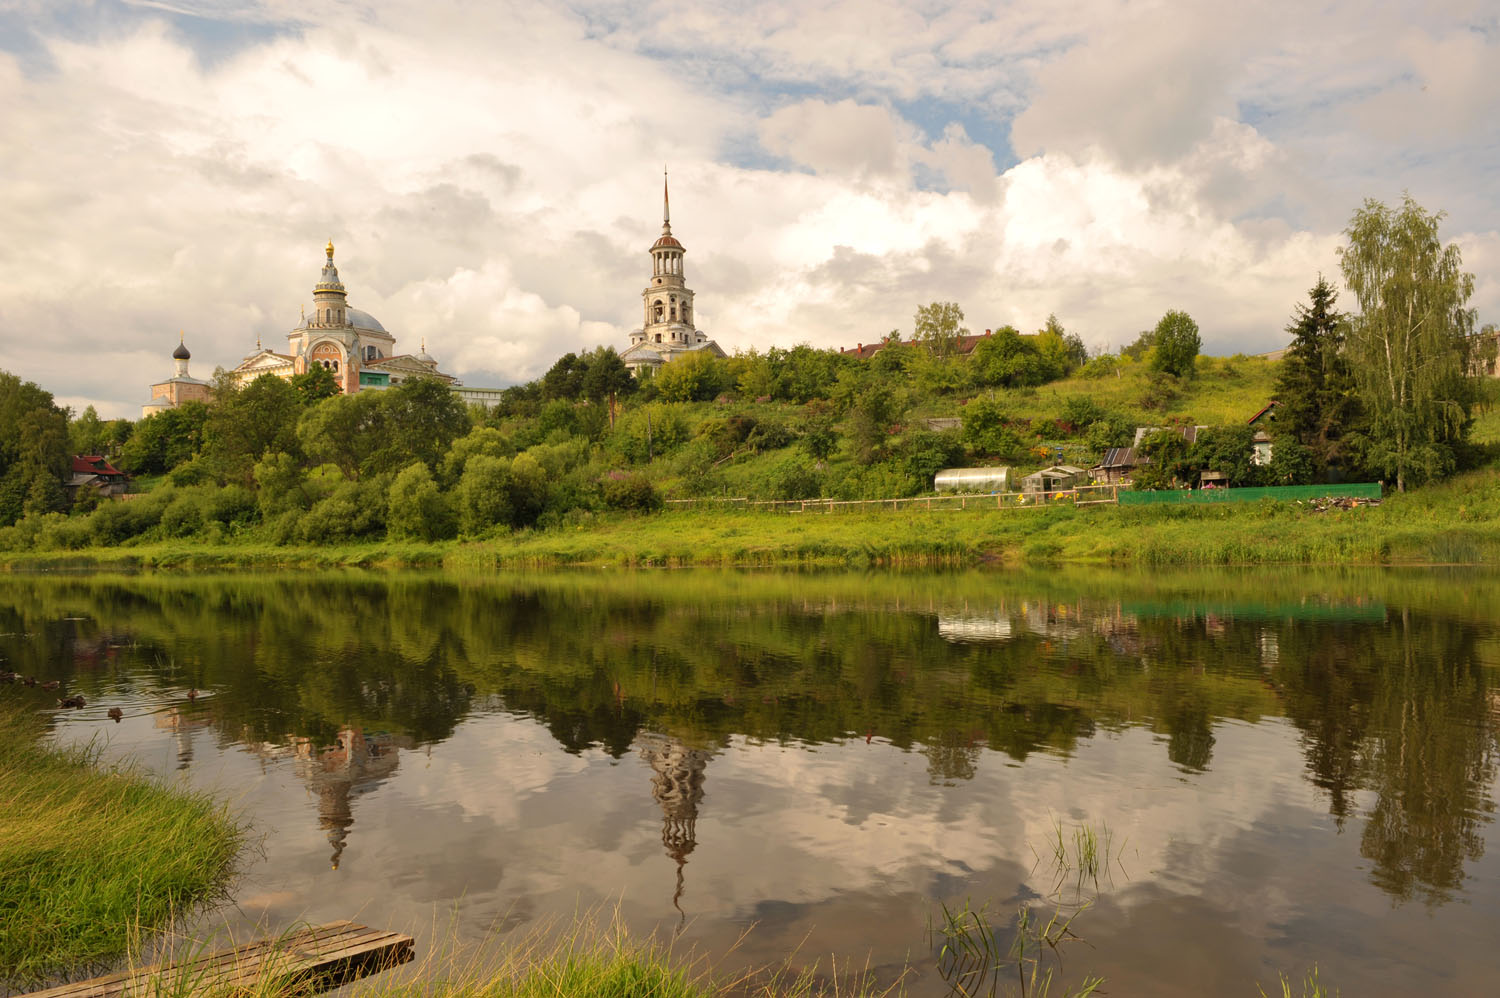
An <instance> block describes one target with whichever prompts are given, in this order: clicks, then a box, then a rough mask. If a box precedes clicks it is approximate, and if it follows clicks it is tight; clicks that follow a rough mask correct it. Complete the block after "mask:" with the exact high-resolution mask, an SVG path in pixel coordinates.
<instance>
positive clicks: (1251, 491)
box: [1120, 482, 1380, 506]
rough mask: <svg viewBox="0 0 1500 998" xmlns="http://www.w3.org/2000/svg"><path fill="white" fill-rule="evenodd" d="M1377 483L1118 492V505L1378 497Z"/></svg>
mask: <svg viewBox="0 0 1500 998" xmlns="http://www.w3.org/2000/svg"><path fill="white" fill-rule="evenodd" d="M1379 498H1380V484H1379V483H1378V482H1356V483H1352V484H1349V485H1270V486H1261V487H1254V488H1241V489H1196V490H1188V489H1163V490H1161V491H1159V492H1129V491H1126V492H1121V493H1120V505H1121V506H1157V505H1161V504H1163V503H1216V502H1258V501H1260V500H1261V499H1275V500H1276V501H1278V502H1293V501H1296V500H1299V499H1300V500H1303V501H1306V500H1308V499H1379Z"/></svg>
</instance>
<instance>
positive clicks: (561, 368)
mask: <svg viewBox="0 0 1500 998" xmlns="http://www.w3.org/2000/svg"><path fill="white" fill-rule="evenodd" d="M587 374H588V362H587V361H585V360H583V359H582V358H580V357H579V356H578V355H577V354H576V353H571V352H569V353H565V354H563V355H562V356H561V357H559V358H557V363H555V364H553V365H552V368H551V370H549V371H548V372H547V373H546V374H544V375H542V398H544V399H548V400H550V399H567V400H568V401H570V402H572V401H576V400H577V399H578V397H579V396H580V395H582V394H583V380H584V376H585V375H587Z"/></svg>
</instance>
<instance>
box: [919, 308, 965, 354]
mask: <svg viewBox="0 0 1500 998" xmlns="http://www.w3.org/2000/svg"><path fill="white" fill-rule="evenodd" d="M963 321H964V310H963V309H961V308H959V307H958V303H957V302H951V301H935V302H933V303H932V304H931V305H919V306H918V307H917V316H916V319H915V320H914V322H913V324H912V335H913V337H914V338H915V339H916V340H917V342H919V343H924V344H926V346H927V349H928V350H930V351H931V352H932V355H933V356H934V357H951V356H952V355H953V354H954V353H955V352H956V351H957V350H958V341H959V337H962V336H967V335H968V332H969V331H968V330H967V329H964V328H963Z"/></svg>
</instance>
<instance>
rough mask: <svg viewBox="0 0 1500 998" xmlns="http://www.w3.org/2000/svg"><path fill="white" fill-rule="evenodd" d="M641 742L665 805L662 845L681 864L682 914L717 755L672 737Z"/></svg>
mask: <svg viewBox="0 0 1500 998" xmlns="http://www.w3.org/2000/svg"><path fill="white" fill-rule="evenodd" d="M639 741H640V746H641V758H643V759H645V760H646V762H647V764H649V765H650V766H651V770H652V776H651V796H652V797H654V798H655V799H656V803H657V804H659V805H661V844H662V846H663V847H665V849H666V851H667V855H668V856H670V857H672V860H673V862H675V863H676V864H677V890H676V891H675V892H674V893H673V894H672V907H674V908H676V909H677V910H678V911H679V912H681V911H682V906H681V905H680V904H679V903H678V902H679V901H680V900H681V899H682V888H683V867H685V866H686V865H687V858H688V855H689V854H690V853H692V851H693V849H695V848H696V847H697V845H698V836H697V825H698V804H699V803H700V802H701V801H702V800H703V775H704V770H705V769H706V768H707V767H708V760H709V759H710V758H711V757H712V755H713V753H711V752H709V751H708V750H707V749H695V748H688V747H687V746H686V745H684V744H683V743H682V742H681V741H680V740H679V739H676V738H673V737H672V736H670V735H656V734H650V733H646V734H642V735H641V736H640V740H639ZM683 917H684V918H686V917H687V914H686V912H684V913H683Z"/></svg>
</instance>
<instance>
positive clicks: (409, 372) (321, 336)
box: [233, 239, 457, 394]
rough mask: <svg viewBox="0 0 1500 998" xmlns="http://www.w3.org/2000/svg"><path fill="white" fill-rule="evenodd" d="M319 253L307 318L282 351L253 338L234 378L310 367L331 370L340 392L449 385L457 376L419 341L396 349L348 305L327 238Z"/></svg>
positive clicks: (244, 380) (369, 318)
mask: <svg viewBox="0 0 1500 998" xmlns="http://www.w3.org/2000/svg"><path fill="white" fill-rule="evenodd" d="M324 252H326V253H327V254H328V261H327V262H326V263H324V264H323V273H322V275H321V276H319V278H318V283H317V284H315V285H313V311H312V315H311V317H309V316H308V314H307V312H306V310H305V309H304V310H303V313H302V323H301V325H299V326H298V327H297V328H296V329H293V330H292V331H291V332H289V333H287V334H286V337H287V352H286V353H277V352H276V351H274V350H267V349H264V348H262V347H261V345H260V343H259V342H258V341H257V342H256V344H255V346H256V350H255V353H252V354H251V355H250V356H248V357H246V358H245V359H244V360H242V361H240V363H239V366H238V367H236V368H235V369H234V371H233V374H234V376H235V380H236V381H238V382H239V383H240V384H242V385H243V384H248V383H249V382H251V381H254V380H255V379H256V378H258V377H260V376H261V375H262V374H274V375H276V376H277V377H278V378H290V377H292V376H293V375H294V374H301V373H302V372H303V371H306V370H307V369H308V368H310V367H313V366H319V367H323V368H325V369H327V370H328V371H329V372H331V373H332V374H333V377H334V380H335V381H337V382H338V384H339V390H340V391H342V392H344V393H346V394H352V393H354V392H357V391H359V390H360V389H361V388H389V387H390V386H391V385H399V384H400V383H401V382H402V381H405V380H406V379H407V378H437V379H438V380H439V381H443V382H446V383H447V384H450V385H451V384H453V383H454V381H455V380H457V379H455V378H454V377H453V376H452V375H448V374H444V373H443V372H441V371H439V370H438V366H437V361H435V360H433V359H432V358H431V357H430V356H428V354H427V345H426V344H425V343H424V344H422V351H421V352H420V353H418V354H416V355H415V356H412V355H410V354H398V353H396V337H394V336H392V335H391V334H390V333H389V332H387V331H386V328H385V327H384V326H382V325H381V324H380V320H378V319H376V318H375V317H374V316H373V315H371V314H370V313H369V312H364V311H361V310H360V309H357V308H351V307H350V305H349V301H348V294H347V292H345V290H344V285H343V283H342V282H341V281H340V280H339V270H338V268H337V267H335V266H334V265H333V240H331V239H330V240H329V241H328V246H327V247H326V248H325V250H324Z"/></svg>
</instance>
